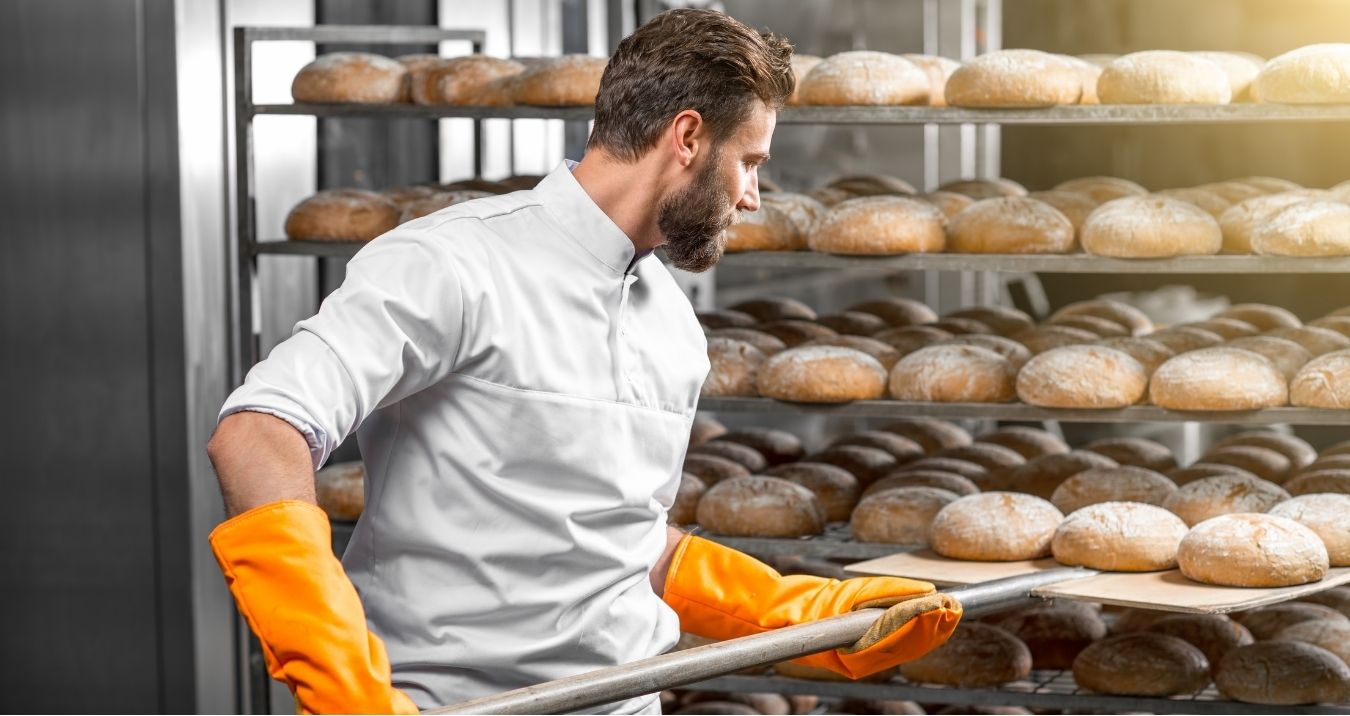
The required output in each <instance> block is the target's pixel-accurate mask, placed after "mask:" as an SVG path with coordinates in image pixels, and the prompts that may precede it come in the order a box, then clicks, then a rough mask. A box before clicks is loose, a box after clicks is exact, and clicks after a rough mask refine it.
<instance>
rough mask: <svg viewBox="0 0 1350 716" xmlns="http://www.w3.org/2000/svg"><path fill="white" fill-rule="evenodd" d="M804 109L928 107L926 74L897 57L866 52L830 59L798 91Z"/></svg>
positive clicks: (835, 56)
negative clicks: (826, 107)
mask: <svg viewBox="0 0 1350 716" xmlns="http://www.w3.org/2000/svg"><path fill="white" fill-rule="evenodd" d="M797 96H798V100H799V101H800V102H801V104H803V105H814V106H822V105H824V106H839V105H905V104H927V103H928V74H927V73H925V72H924V71H923V70H921V69H919V68H918V67H916V66H915V65H914V63H912V62H910V61H909V60H906V59H905V58H903V57H900V56H899V55H892V54H889V53H886V52H871V51H866V50H861V51H853V52H841V53H839V54H837V55H831V56H830V57H827V58H825V60H824V61H822V62H820V63H819V64H817V65H816V66H815V67H812V68H811V71H810V72H807V73H806V76H805V77H803V78H802V82H801V86H800V87H798V88H797Z"/></svg>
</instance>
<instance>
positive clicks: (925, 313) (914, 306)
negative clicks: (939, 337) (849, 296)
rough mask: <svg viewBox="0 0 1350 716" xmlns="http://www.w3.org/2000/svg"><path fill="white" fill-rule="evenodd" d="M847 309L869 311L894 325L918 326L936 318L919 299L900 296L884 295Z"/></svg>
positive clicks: (931, 310) (861, 311)
mask: <svg viewBox="0 0 1350 716" xmlns="http://www.w3.org/2000/svg"><path fill="white" fill-rule="evenodd" d="M847 310H849V311H858V312H860V313H870V314H872V315H874V316H876V317H878V318H880V319H881V320H883V321H885V322H886V323H888V324H890V325H892V326H895V327H906V326H918V325H919V324H922V323H929V322H931V321H936V320H937V314H936V313H934V312H933V309H931V308H929V307H928V306H925V305H924V304H923V303H921V302H919V301H915V300H913V299H910V298H902V297H900V296H886V297H884V298H875V299H872V300H869V301H863V302H862V303H855V304H853V305H852V306H849V307H848V309H847ZM944 337H945V336H944Z"/></svg>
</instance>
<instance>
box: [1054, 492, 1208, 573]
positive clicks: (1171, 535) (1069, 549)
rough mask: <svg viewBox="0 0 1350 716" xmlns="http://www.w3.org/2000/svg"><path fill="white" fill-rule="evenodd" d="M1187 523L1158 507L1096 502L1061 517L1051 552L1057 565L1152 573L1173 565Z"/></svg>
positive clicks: (1129, 503) (1175, 561)
mask: <svg viewBox="0 0 1350 716" xmlns="http://www.w3.org/2000/svg"><path fill="white" fill-rule="evenodd" d="M1187 529H1188V528H1187V527H1186V523H1185V522H1182V521H1181V519H1180V518H1179V517H1177V516H1176V515H1174V514H1172V513H1171V512H1168V511H1167V510H1164V509H1163V508H1161V507H1155V506H1153V505H1148V504H1143V503H1139V502H1099V503H1097V504H1093V505H1088V506H1086V507H1083V508H1082V509H1079V510H1076V511H1074V512H1072V513H1070V514H1069V515H1068V516H1067V517H1065V518H1064V522H1063V523H1061V524H1060V526H1059V529H1058V530H1056V531H1055V538H1054V540H1053V541H1052V542H1051V545H1050V548H1051V551H1052V552H1053V554H1054V557H1055V561H1057V562H1059V563H1060V564H1064V565H1068V566H1070V567H1079V566H1082V567H1089V568H1091V569H1100V570H1104V571H1108V572H1152V571H1156V570H1161V569H1171V568H1173V567H1175V566H1176V564H1177V546H1178V545H1180V544H1181V538H1183V537H1185V536H1186V530H1187Z"/></svg>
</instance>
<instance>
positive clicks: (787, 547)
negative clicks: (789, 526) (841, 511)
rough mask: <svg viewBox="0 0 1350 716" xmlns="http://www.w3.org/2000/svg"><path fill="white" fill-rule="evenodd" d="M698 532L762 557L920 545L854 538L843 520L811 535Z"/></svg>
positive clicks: (843, 555)
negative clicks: (771, 536) (737, 534)
mask: <svg viewBox="0 0 1350 716" xmlns="http://www.w3.org/2000/svg"><path fill="white" fill-rule="evenodd" d="M698 535H699V536H700V537H704V538H706V539H710V540H713V541H714V542H719V543H721V544H724V545H726V546H728V547H731V548H733V549H737V550H740V551H742V552H749V553H750V554H757V555H760V556H766V557H778V556H785V555H797V556H801V557H816V558H837V559H875V558H877V557H885V556H888V555H892V554H896V553H897V552H908V551H910V550H913V549H919V548H920V545H896V544H875V543H871V542H858V541H856V540H854V539H853V532H852V530H850V529H849V526H848V523H847V522H832V523H830V524H828V525H826V526H825V532H824V533H823V534H819V535H814V536H811V537H796V538H792V537H786V538H769V537H728V536H725V535H719V534H714V533H709V532H699V533H698Z"/></svg>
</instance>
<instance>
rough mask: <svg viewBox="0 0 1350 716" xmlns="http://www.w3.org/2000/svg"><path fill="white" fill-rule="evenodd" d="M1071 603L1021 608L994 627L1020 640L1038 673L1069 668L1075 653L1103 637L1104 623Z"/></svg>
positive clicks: (1098, 617) (1086, 610)
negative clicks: (1029, 653)
mask: <svg viewBox="0 0 1350 716" xmlns="http://www.w3.org/2000/svg"><path fill="white" fill-rule="evenodd" d="M1071 605H1074V603H1073V602H1069V603H1068V604H1065V605H1061V604H1055V605H1045V606H1036V607H1032V608H1030V609H1022V610H1019V611H1016V612H1013V613H1012V614H1010V615H1008V616H1006V617H1003V618H1001V619H999V620H998V621H997V622H995V624H996V625H997V626H998V627H999V628H1001V629H1006V630H1007V631H1008V632H1009V633H1011V634H1012V635H1013V636H1015V637H1017V638H1018V639H1021V640H1022V643H1023V644H1026V645H1027V649H1029V650H1030V651H1031V665H1032V668H1034V669H1037V670H1045V669H1068V668H1070V667H1072V666H1073V660H1074V658H1075V657H1077V656H1078V653H1079V652H1081V651H1082V650H1083V649H1085V648H1087V646H1088V645H1089V644H1091V643H1092V642H1094V641H1097V640H1098V639H1102V638H1105V637H1106V624H1104V623H1103V622H1102V619H1101V617H1100V616H1098V615H1097V613H1096V612H1094V611H1092V610H1089V609H1079V608H1077V607H1076V606H1071Z"/></svg>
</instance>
